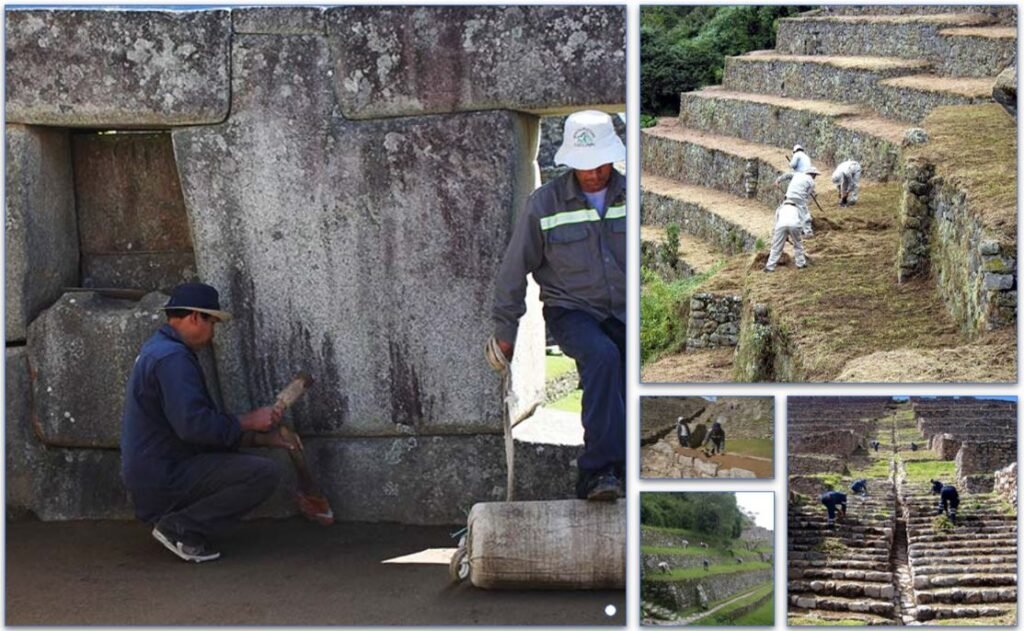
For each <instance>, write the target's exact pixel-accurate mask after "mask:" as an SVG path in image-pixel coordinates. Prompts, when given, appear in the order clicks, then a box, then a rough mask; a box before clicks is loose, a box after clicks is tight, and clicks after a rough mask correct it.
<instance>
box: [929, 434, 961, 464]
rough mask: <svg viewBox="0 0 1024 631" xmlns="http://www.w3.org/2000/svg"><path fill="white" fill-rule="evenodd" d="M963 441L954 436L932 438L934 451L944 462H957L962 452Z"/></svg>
mask: <svg viewBox="0 0 1024 631" xmlns="http://www.w3.org/2000/svg"><path fill="white" fill-rule="evenodd" d="M960 445H961V441H960V440H959V439H957V438H955V437H954V436H953V435H952V434H937V435H935V436H933V437H932V449H933V450H934V451H935V455H937V456H938V457H939V458H941V459H943V460H955V459H956V455H957V453H959V451H960Z"/></svg>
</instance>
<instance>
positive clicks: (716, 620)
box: [690, 583, 775, 627]
mask: <svg viewBox="0 0 1024 631" xmlns="http://www.w3.org/2000/svg"><path fill="white" fill-rule="evenodd" d="M774 588H775V584H774V583H767V584H765V585H760V586H758V587H755V588H754V589H753V590H752V591H751V592H749V593H748V594H747V595H746V596H744V597H743V598H740V599H739V600H737V601H736V602H734V603H730V604H729V605H728V606H726V607H722V608H721V609H719V610H718V611H716V612H715V613H713V614H711V615H710V616H706V617H704V618H701V619H700V620H697V621H696V622H693V623H691V625H690V626H695V627H716V626H753V625H757V626H770V625H772V624H773V623H774V621H775V607H774V598H772V597H771V595H772V593H773V592H774ZM765 595H769V598H768V600H767V601H766V602H765V603H764V604H762V605H761V606H760V607H757V608H756V609H754V610H752V611H750V612H748V613H747V614H745V615H743V616H741V617H740V618H737V619H735V620H730V619H729V614H730V613H732V612H733V611H736V610H737V609H739V608H740V607H744V606H746V605H749V604H751V603H753V602H755V601H757V600H759V599H760V598H762V597H764V596H765ZM733 597H735V596H730V598H733Z"/></svg>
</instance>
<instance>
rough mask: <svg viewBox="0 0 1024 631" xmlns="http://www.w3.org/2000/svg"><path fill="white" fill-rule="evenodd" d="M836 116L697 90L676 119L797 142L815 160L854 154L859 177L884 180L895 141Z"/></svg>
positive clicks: (753, 137)
mask: <svg viewBox="0 0 1024 631" xmlns="http://www.w3.org/2000/svg"><path fill="white" fill-rule="evenodd" d="M741 90H742V88H741ZM746 91H750V90H746ZM841 120H842V117H837V116H830V115H823V114H817V113H815V112H811V111H807V110H797V109H791V108H788V107H779V106H776V105H770V104H767V103H757V102H752V101H740V100H725V99H715V98H707V97H705V96H701V95H700V93H683V94H681V95H680V103H679V121H680V124H681V125H682V126H684V127H688V128H690V129H697V130H701V131H707V132H711V133H716V134H723V135H728V136H735V137H737V138H744V139H746V140H749V141H751V142H758V143H763V144H766V145H774V146H776V147H791V146H792V145H793V143H794V142H799V143H800V144H801V145H803V146H804V149H805V150H806V151H807V153H808V155H810V156H811V159H812V160H813V161H815V162H816V163H817V162H820V163H824V164H839V163H841V162H843V161H844V160H849V159H850V158H851V156H856V157H857V160H858V161H860V163H861V165H862V166H863V168H864V172H863V174H862V175H863V177H864V178H866V179H870V180H878V181H880V182H884V181H887V180H888V179H889V178H890V177H892V175H893V174H894V173H895V170H896V167H897V157H898V156H899V152H900V148H899V146H897V145H896V144H894V143H892V142H890V141H888V140H885V139H884V138H880V137H878V136H873V135H871V134H868V133H865V132H862V131H859V130H854V129H850V128H848V127H843V126H842V125H839V124H837V122H838V121H841ZM765 121H771V124H770V125H769V124H765ZM794 139H796V140H794ZM644 168H645V169H646V168H647V167H646V163H645V165H644ZM760 188H761V186H760V181H759V189H760Z"/></svg>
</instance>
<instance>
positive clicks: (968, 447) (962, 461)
mask: <svg viewBox="0 0 1024 631" xmlns="http://www.w3.org/2000/svg"><path fill="white" fill-rule="evenodd" d="M1016 461H1017V444H1016V443H1012V442H1007V441H964V442H963V443H962V444H961V445H960V450H959V451H958V452H957V454H956V477H958V478H960V477H963V476H967V475H974V474H983V475H992V474H993V473H994V472H995V471H996V470H997V469H1002V468H1003V467H1005V466H1007V465H1009V464H1012V463H1014V462H1016Z"/></svg>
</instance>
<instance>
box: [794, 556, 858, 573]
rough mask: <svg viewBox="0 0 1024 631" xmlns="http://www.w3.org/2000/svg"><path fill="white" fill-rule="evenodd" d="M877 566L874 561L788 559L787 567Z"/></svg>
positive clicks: (833, 567)
mask: <svg viewBox="0 0 1024 631" xmlns="http://www.w3.org/2000/svg"><path fill="white" fill-rule="evenodd" d="M877 567H878V563H876V562H875V561H850V560H845V559H831V560H825V559H814V560H808V559H793V558H791V559H789V568H790V569H791V570H792V569H800V568H815V569H819V568H831V569H834V570H874V569H876V568H877Z"/></svg>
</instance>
